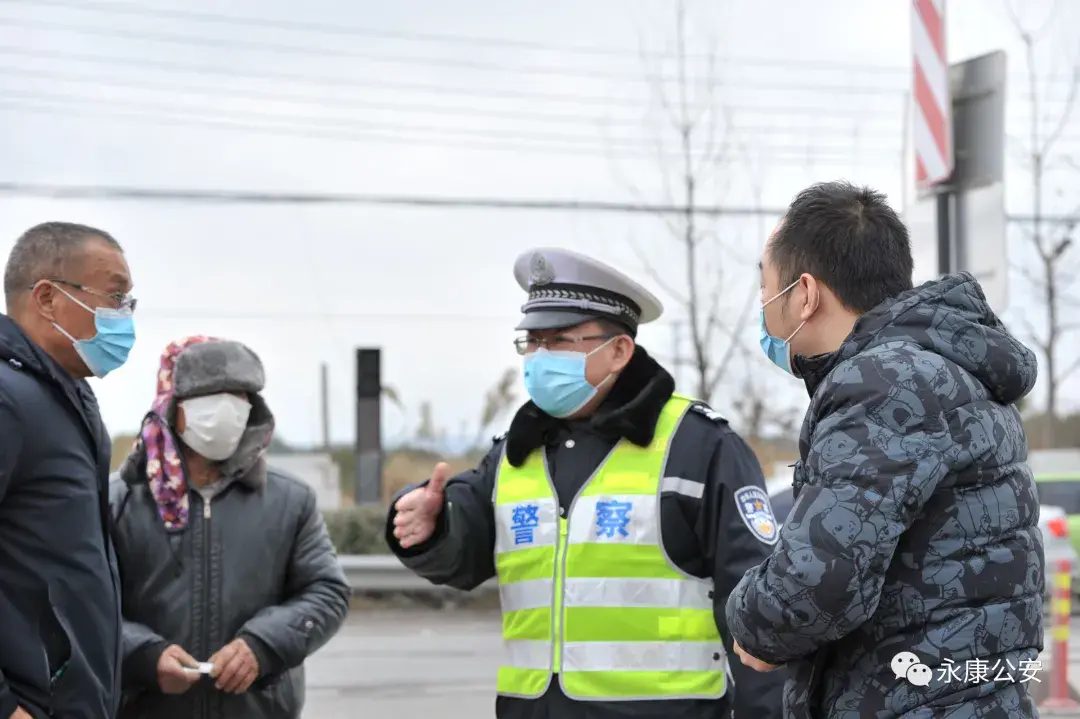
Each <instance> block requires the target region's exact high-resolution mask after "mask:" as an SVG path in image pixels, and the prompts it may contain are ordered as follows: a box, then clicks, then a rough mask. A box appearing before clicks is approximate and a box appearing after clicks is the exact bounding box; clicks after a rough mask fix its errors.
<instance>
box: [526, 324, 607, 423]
mask: <svg viewBox="0 0 1080 719" xmlns="http://www.w3.org/2000/svg"><path fill="white" fill-rule="evenodd" d="M612 339H614V338H612ZM611 342H612V340H608V341H607V342H605V343H604V344H602V345H600V346H599V347H597V348H596V349H594V350H593V351H592V352H588V353H585V352H561V351H555V352H553V351H551V350H546V349H543V348H541V349H538V350H536V351H535V352H533V353H532V354H530V355H526V356H525V389H527V390H528V391H529V397H531V398H532V401H533V402H535V403H536V406H537V407H539V408H540V409H542V410H544V411H545V412H547V413H548V414H550V415H551V416H552V417H559V418H564V417H569V416H571V415H573V414H575V413H576V412H579V411H580V410H581V408H582V407H584V406H585V405H587V404H588V403H589V402H590V401H591V400H592V398H593V397H595V396H596V393H597V391H598V390H599V389H600V387H601V386H603V384H604V382H607V381H608V380H610V379H611V378H612V376H613V375H610V374H609V375H608V376H607V377H605V378H604V381H603V382H601V383H600V384H599V385H598V386H596V387H593V386H592V385H591V384H589V380H587V379H585V365H586V363H587V362H588V359H589V357H590V356H591V355H593V354H595V353H596V352H599V351H600V350H602V349H603V348H604V347H606V346H607V345H609V344H611Z"/></svg>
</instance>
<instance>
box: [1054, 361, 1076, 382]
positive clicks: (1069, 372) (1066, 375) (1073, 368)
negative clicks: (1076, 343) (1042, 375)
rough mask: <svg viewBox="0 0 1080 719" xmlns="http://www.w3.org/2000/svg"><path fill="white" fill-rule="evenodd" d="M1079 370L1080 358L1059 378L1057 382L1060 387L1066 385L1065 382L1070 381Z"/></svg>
mask: <svg viewBox="0 0 1080 719" xmlns="http://www.w3.org/2000/svg"><path fill="white" fill-rule="evenodd" d="M1077 370H1080V357H1077V358H1076V359H1075V360H1073V363H1072V364H1071V365H1069V366H1068V367H1066V368H1065V369H1064V371H1062V373H1061V374H1059V375H1058V376H1057V379H1056V382H1057V384H1059V385H1062V384H1065V381H1066V380H1067V379H1069V377H1071V376H1072V375H1073V374H1074V373H1075V372H1076V371H1077Z"/></svg>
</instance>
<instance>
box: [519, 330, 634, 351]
mask: <svg viewBox="0 0 1080 719" xmlns="http://www.w3.org/2000/svg"><path fill="white" fill-rule="evenodd" d="M613 337H615V335H612V334H601V335H584V336H581V335H553V336H551V337H518V338H517V339H515V340H514V347H515V348H516V349H517V353H518V354H519V355H527V354H532V353H533V352H535V351H536V350H538V349H540V348H541V347H543V348H544V349H546V350H550V351H553V352H560V351H563V352H564V351H567V350H572V349H574V348H575V347H577V346H578V345H579V344H581V343H582V342H587V341H589V340H609V339H611V338H613Z"/></svg>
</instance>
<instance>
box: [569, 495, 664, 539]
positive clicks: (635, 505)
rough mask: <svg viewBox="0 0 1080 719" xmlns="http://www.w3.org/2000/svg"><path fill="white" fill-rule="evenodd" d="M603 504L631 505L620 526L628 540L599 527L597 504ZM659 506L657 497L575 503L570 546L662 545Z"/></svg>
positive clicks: (599, 497)
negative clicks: (659, 532) (602, 544)
mask: <svg viewBox="0 0 1080 719" xmlns="http://www.w3.org/2000/svg"><path fill="white" fill-rule="evenodd" d="M600 502H613V503H616V504H618V505H627V504H629V505H630V509H629V511H627V512H626V515H625V516H626V523H625V525H621V524H620V526H621V527H622V529H623V530H625V531H626V536H623V534H622V532H621V531H619V530H618V529H617V528H615V527H607V528H606V529H605V528H603V527H601V526H600V525H599V523H598V521H597V504H599V503H600ZM656 502H657V496H656V495H655V494H625V495H624V494H615V495H612V494H606V495H596V496H590V497H578V498H577V500H576V501H575V502H574V506H573V510H572V515H571V517H570V534H569V540H570V543H571V544H584V543H587V542H617V543H619V544H660V537H659V536H658V534H657V528H658V526H659V523H658V522H657V516H656ZM609 511H610V510H609ZM605 514H606V513H605Z"/></svg>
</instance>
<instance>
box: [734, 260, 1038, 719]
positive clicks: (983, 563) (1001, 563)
mask: <svg viewBox="0 0 1080 719" xmlns="http://www.w3.org/2000/svg"><path fill="white" fill-rule="evenodd" d="M795 367H796V369H797V371H798V373H799V375H800V376H801V377H802V378H803V379H804V381H805V383H806V387H807V390H808V391H809V392H810V395H811V397H812V400H811V404H810V408H809V410H808V411H807V414H806V419H805V421H804V423H803V430H802V437H801V439H800V452H801V455H802V459H801V461H800V462H799V463H798V464H797V465H796V466H795V473H794V475H795V476H794V492H795V496H796V499H795V504H794V506H793V507H792V509H791V513H790V514H789V515H788V518H787V521H786V522H785V524H784V526H783V529H782V531H781V534H780V541H779V543H778V544H777V545H776V547H775V549H774V551H773V553H772V555H771V556H770V557H769V559H768V560H766V561H765V562H764V563H763V564H761V565H760V566H758V567H757V568H755V569H752V570H750V571H748V572H747V573H746V575H745V576H744V577H743V579H742V581H741V582H740V583H739V585H738V586H737V587H736V588H735V590H734V591H733V592H732V593H731V596H730V599H729V601H728V605H727V617H728V626H729V627H730V631H731V632H732V634H733V635H734V637H735V639H736V640H737V641H738V642H739V643H740V644H741V645H742V646H743V647H744V648H745V649H746V650H747V652H748V653H750V654H751V655H753V656H756V657H758V658H759V659H762V660H764V661H767V662H769V663H772V664H786V665H787V666H788V669H789V672H790V673H789V679H788V682H787V685H786V687H785V697H784V702H785V715H786V717H788V718H789V719H794V718H796V717H806V718H808V717H815V718H820V717H828V718H829V719H866V718H868V717H873V718H875V719H891V718H892V717H904V719H924V718H926V719H928V718H929V717H939V716H948V717H950V719H968V718H969V717H970V718H974V717H998V716H1000V717H1006V716H1008V717H1011V718H1012V719H1020V718H1023V717H1035V716H1038V715H1037V713H1036V710H1035V707H1034V702H1033V700H1032V698H1031V696H1030V694H1029V693H1028V691H1027V689H1028V686H1029V685H1028V684H1027V683H1025V681H1027V680H1029V678H1030V677H1029V675H1028V674H1027V671H1026V670H1028V669H1030V668H1032V667H1033V663H1034V662H1035V661H1036V660H1037V658H1038V654H1039V651H1040V650H1041V649H1042V646H1043V627H1042V597H1043V548H1042V538H1041V534H1040V531H1039V528H1038V518H1039V500H1038V496H1037V495H1036V492H1035V486H1034V483H1033V480H1032V475H1031V471H1030V470H1029V469H1028V467H1027V465H1026V460H1027V440H1026V438H1025V436H1024V430H1023V427H1022V426H1021V423H1020V415H1019V412H1018V411H1017V409H1016V407H1015V406H1014V403H1015V402H1016V401H1017V400H1019V399H1020V398H1021V397H1023V396H1025V395H1026V394H1027V393H1028V392H1030V391H1031V389H1032V387H1033V386H1034V384H1035V378H1036V372H1037V369H1036V361H1035V357H1034V355H1033V354H1032V352H1031V351H1030V350H1028V349H1027V348H1026V347H1024V346H1023V345H1022V344H1021V343H1020V342H1018V341H1017V340H1016V339H1014V338H1013V337H1012V336H1011V335H1010V334H1009V333H1008V331H1007V330H1006V329H1005V327H1004V325H1002V323H1001V322H1000V320H998V318H997V317H996V316H995V315H994V313H993V312H992V311H991V310H990V307H989V306H988V305H987V303H986V298H985V296H984V295H983V292H982V289H981V288H980V287H979V285H978V283H977V282H976V281H975V279H974V278H973V277H972V276H971V275H969V274H967V273H962V274H960V275H956V276H950V277H946V278H944V279H942V280H940V281H936V282H929V283H927V284H925V285H922V286H921V287H918V288H915V289H914V290H911V291H909V292H907V293H905V294H903V295H901V296H900V297H898V298H894V299H892V300H889V301H888V302H886V303H883V304H882V305H881V306H879V307H877V308H876V309H874V310H872V311H870V312H868V313H866V314H865V315H863V316H862V317H861V318H860V319H859V321H858V322H857V323H856V325H855V328H854V330H853V331H852V334H851V335H850V336H849V338H848V339H847V340H846V341H845V343H844V345H843V346H842V347H841V348H840V349H839V350H838V351H837V352H835V353H833V354H830V355H823V356H819V357H812V358H804V357H798V358H796V364H795ZM901 652H910V653H913V654H914V659H912V658H911V657H907V658H906V659H907V662H906V663H905V658H903V657H902V658H899V659H897V660H896V661H894V657H896V655H897V654H899V653H901ZM915 660H917V662H918V664H914V666H912V662H913V661H915ZM976 660H982V662H980V663H979V664H975V662H976ZM973 666H974V667H979V666H982V667H984V668H985V667H990V668H991V669H989V672H988V673H989V677H979V676H977V674H976V673H975V672H972V671H971V667H973ZM898 674H899V676H898ZM1010 678H1011V679H1012V680H1013V681H1011V682H1010V681H1008V680H1009V679H1010ZM913 679H914V681H912V680H913ZM995 679H997V680H998V681H994V680H995ZM927 682H928V683H927Z"/></svg>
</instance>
